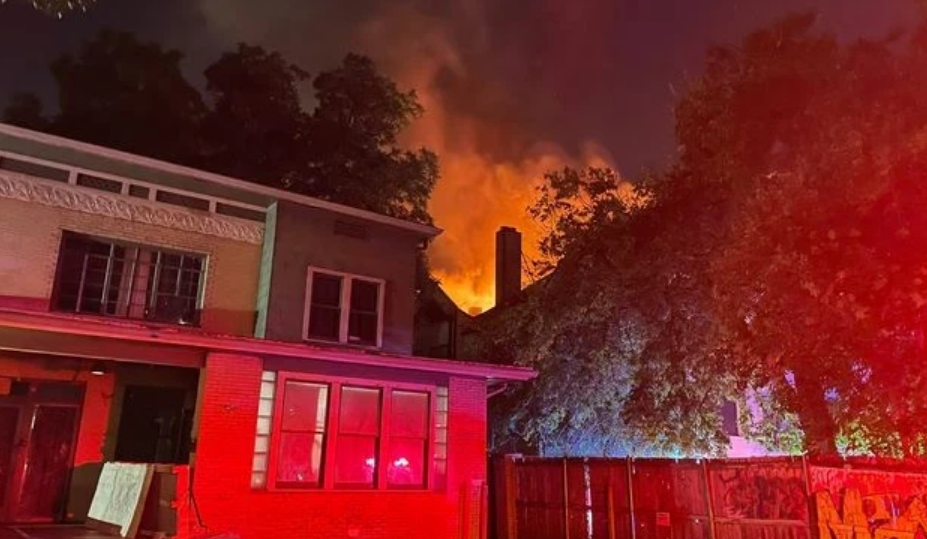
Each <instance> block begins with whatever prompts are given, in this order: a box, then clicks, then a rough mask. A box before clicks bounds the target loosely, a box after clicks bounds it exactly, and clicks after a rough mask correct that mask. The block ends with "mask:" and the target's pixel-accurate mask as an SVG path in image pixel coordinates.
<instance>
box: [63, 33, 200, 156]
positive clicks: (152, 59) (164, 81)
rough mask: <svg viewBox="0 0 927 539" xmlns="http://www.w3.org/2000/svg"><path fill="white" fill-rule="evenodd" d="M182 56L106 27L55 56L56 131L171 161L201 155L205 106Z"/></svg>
mask: <svg viewBox="0 0 927 539" xmlns="http://www.w3.org/2000/svg"><path fill="white" fill-rule="evenodd" d="M182 58H183V55H182V54H181V53H180V52H178V51H176V50H165V49H163V48H162V47H161V46H160V45H158V44H157V43H143V42H140V41H138V40H137V39H136V38H135V36H133V35H132V34H129V33H125V32H117V31H113V30H103V31H102V32H100V34H99V35H98V36H97V37H96V38H95V39H92V40H90V41H87V42H85V43H84V44H83V45H82V46H81V48H80V51H79V53H78V54H77V55H76V56H72V55H69V54H65V55H63V56H61V57H60V58H58V59H56V60H55V61H54V62H52V65H51V72H52V75H53V76H54V78H55V81H56V82H57V84H58V108H59V112H58V114H57V116H56V117H55V118H54V120H53V122H52V130H53V131H54V132H55V133H56V134H60V135H63V136H65V137H69V138H76V139H79V140H84V141H88V142H93V143H96V144H100V145H103V146H108V147H112V148H118V149H121V150H126V151H129V152H135V153H141V154H145V155H148V156H151V157H156V158H159V159H165V160H168V161H174V162H180V163H191V162H195V161H196V159H197V156H198V155H199V153H200V150H199V146H200V136H199V125H200V122H201V121H202V119H203V118H204V116H205V115H206V112H207V110H206V107H205V105H204V104H203V100H202V98H201V97H200V94H199V92H197V91H196V89H195V88H193V86H191V85H190V83H188V82H187V80H186V79H185V78H184V76H183V73H182V72H181V69H180V61H181V60H182Z"/></svg>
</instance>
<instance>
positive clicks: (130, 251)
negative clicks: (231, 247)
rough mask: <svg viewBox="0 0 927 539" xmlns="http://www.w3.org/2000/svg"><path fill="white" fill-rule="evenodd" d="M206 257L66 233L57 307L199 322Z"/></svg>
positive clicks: (57, 289) (123, 315)
mask: <svg viewBox="0 0 927 539" xmlns="http://www.w3.org/2000/svg"><path fill="white" fill-rule="evenodd" d="M205 264H206V261H205V257H203V256H202V255H194V254H189V253H179V252H172V251H167V250H163V249H160V248H155V247H148V246H142V245H133V244H128V243H121V242H116V241H112V240H105V239H98V238H93V237H90V236H84V235H81V234H75V233H72V232H65V233H64V235H63V237H62V242H61V253H60V256H59V258H58V272H57V276H56V280H55V297H54V301H53V306H54V309H55V310H58V311H66V312H74V313H87V314H98V315H103V316H115V317H121V318H132V319H139V320H152V321H156V322H167V323H176V324H197V323H198V322H199V304H200V296H201V293H202V291H201V289H202V283H203V275H204V272H205Z"/></svg>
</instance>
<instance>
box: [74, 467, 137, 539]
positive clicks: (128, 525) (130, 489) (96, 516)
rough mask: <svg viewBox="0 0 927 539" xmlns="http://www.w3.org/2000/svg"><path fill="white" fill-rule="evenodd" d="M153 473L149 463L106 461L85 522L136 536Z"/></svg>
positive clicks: (121, 534) (107, 530) (114, 531)
mask: <svg viewBox="0 0 927 539" xmlns="http://www.w3.org/2000/svg"><path fill="white" fill-rule="evenodd" d="M153 473H154V468H153V467H152V466H151V465H150V464H129V463H124V462H107V463H105V464H104V465H103V471H102V472H101V473H100V480H99V481H98V482H97V489H96V492H94V495H93V501H92V502H91V504H90V512H89V513H88V515H87V517H88V518H87V524H88V525H89V526H91V527H93V528H95V529H98V530H101V531H106V532H110V533H117V534H118V535H119V536H121V537H135V535H136V533H137V532H138V525H139V522H140V521H141V518H142V511H143V510H144V508H145V500H146V499H147V498H148V491H149V487H150V486H151V479H152V475H153Z"/></svg>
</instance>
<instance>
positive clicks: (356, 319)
mask: <svg viewBox="0 0 927 539" xmlns="http://www.w3.org/2000/svg"><path fill="white" fill-rule="evenodd" d="M378 329H379V318H378V317H377V315H376V314H368V313H358V312H354V311H352V312H351V315H350V317H349V318H348V342H351V343H356V344H369V345H376V344H377V333H378Z"/></svg>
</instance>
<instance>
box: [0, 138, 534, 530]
mask: <svg viewBox="0 0 927 539" xmlns="http://www.w3.org/2000/svg"><path fill="white" fill-rule="evenodd" d="M438 232H439V231H438V230H437V229H435V228H433V227H430V226H426V225H421V224H417V223H411V222H406V221H401V220H398V219H394V218H391V217H386V216H383V215H379V214H375V213H371V212H367V211H362V210H358V209H355V208H349V207H346V206H342V205H338V204H333V203H329V202H325V201H321V200H317V199H313V198H309V197H304V196H301V195H296V194H293V193H289V192H284V191H279V190H275V189H271V188H267V187H264V186H260V185H256V184H251V183H246V182H242V181H238V180H235V179H232V178H227V177H223V176H218V175H214V174H209V173H205V172H202V171H198V170H193V169H189V168H185V167H181V166H177V165H172V164H169V163H164V162H160V161H156V160H152V159H147V158H143V157H139V156H136V155H130V154H126V153H123V152H118V151H113V150H110V149H105V148H100V147H97V146H92V145H89V144H83V143H78V142H75V141H71V140H66V139H61V138H58V137H53V136H50V135H45V134H41V133H36V132H33V131H28V130H24V129H20V128H15V127H12V126H8V125H3V124H0V522H6V523H11V522H12V523H24V522H26V523H35V522H45V523H47V522H81V521H82V520H83V519H84V518H85V517H86V514H87V511H88V508H89V504H90V500H91V498H92V496H93V492H94V490H95V487H96V481H97V478H98V477H99V473H100V469H101V466H102V464H101V463H103V462H106V461H130V462H146V463H160V464H164V465H166V466H165V467H164V468H163V469H164V470H167V472H164V474H163V475H164V477H162V480H163V481H164V483H163V484H164V485H168V486H169V488H167V491H169V492H168V494H167V498H168V501H169V502H170V503H169V504H168V506H169V507H167V508H165V507H162V508H161V509H160V513H164V514H160V513H159V515H158V519H159V520H158V521H157V523H156V524H154V525H153V526H154V528H156V529H153V531H161V532H166V533H167V534H168V535H173V536H177V537H180V538H188V537H199V536H209V535H214V534H223V533H229V534H236V535H238V536H240V537H242V538H244V539H252V538H254V539H261V538H267V539H271V538H287V537H358V538H364V537H396V538H414V537H421V538H429V539H431V538H458V537H467V538H470V537H474V538H475V537H481V536H482V534H483V533H484V530H485V526H484V524H485V511H484V506H485V499H484V496H485V489H484V483H485V479H486V398H487V393H488V392H491V391H492V388H493V387H494V386H495V385H496V384H503V383H510V382H513V381H522V380H526V379H529V378H531V377H532V376H533V375H534V373H533V372H532V371H530V370H527V369H521V368H516V367H508V366H500V365H490V364H483V363H473V362H461V361H452V360H440V359H430V358H423V357H416V356H413V355H411V352H412V343H413V334H412V333H413V332H412V327H413V314H414V303H415V262H416V257H417V252H418V250H419V249H420V248H421V247H422V245H423V244H424V243H425V242H427V241H428V240H429V239H430V238H432V237H434V236H435V235H436V234H437V233H438ZM171 493H173V494H171ZM0 531H2V530H0Z"/></svg>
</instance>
